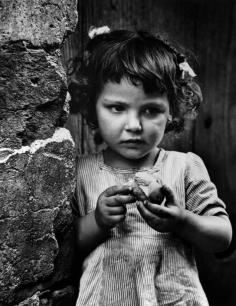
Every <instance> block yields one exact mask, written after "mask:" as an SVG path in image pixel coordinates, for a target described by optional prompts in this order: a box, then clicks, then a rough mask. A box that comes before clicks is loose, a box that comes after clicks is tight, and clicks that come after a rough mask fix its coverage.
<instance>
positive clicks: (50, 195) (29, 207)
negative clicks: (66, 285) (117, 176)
mask: <svg viewBox="0 0 236 306" xmlns="http://www.w3.org/2000/svg"><path fill="white" fill-rule="evenodd" d="M60 132H61V133H65V129H60V130H59V131H58V133H60ZM67 135H69V132H68V134H67ZM60 140H62V141H58V142H56V141H55V139H54V138H53V137H52V138H51V140H50V141H49V142H48V143H47V140H45V141H44V143H46V145H45V146H42V147H39V148H38V150H36V152H34V150H32V148H31V151H30V147H29V148H28V150H22V151H23V152H25V153H22V154H16V155H12V156H10V158H9V159H8V160H7V161H6V162H2V163H0V202H1V206H0V246H1V252H0V257H1V259H0V262H1V264H0V301H1V300H3V301H8V302H10V301H12V300H14V298H15V293H16V292H18V294H19V291H20V288H21V287H25V286H26V285H27V284H32V283H37V282H39V281H42V280H44V279H46V278H47V277H49V276H50V277H52V273H53V271H54V264H55V261H56V260H57V262H58V261H60V262H61V264H62V265H61V266H58V270H60V269H62V270H63V271H65V270H68V264H66V265H65V267H63V259H64V260H68V258H72V257H71V256H73V254H69V255H71V256H70V257H68V253H70V252H69V250H72V249H73V246H68V245H67V247H68V250H65V249H63V250H64V251H66V253H64V252H61V251H60V256H59V257H58V258H57V256H58V253H59V245H58V241H57V239H60V240H64V238H63V236H67V238H68V233H70V235H71V238H70V237H69V241H70V242H71V244H72V236H73V234H72V233H71V224H72V214H71V210H70V204H69V202H70V197H71V195H72V192H73V190H74V179H75V172H74V171H75V164H74V160H75V159H74V151H73V149H74V144H73V141H72V139H71V138H70V136H69V137H68V139H64V140H63V137H62V139H60ZM41 144H43V142H41ZM31 147H33V145H31ZM32 151H33V154H32ZM11 154H12V153H11ZM22 161H23V162H22ZM56 236H58V237H59V238H56ZM66 257H67V258H66ZM62 258H63V259H62ZM71 264H72V261H71V262H70V264H69V267H70V268H71ZM55 273H57V274H58V272H55ZM70 273H71V270H69V271H67V273H63V276H61V277H60V279H59V278H58V277H57V281H59V280H62V279H65V278H66V277H69V275H70Z"/></svg>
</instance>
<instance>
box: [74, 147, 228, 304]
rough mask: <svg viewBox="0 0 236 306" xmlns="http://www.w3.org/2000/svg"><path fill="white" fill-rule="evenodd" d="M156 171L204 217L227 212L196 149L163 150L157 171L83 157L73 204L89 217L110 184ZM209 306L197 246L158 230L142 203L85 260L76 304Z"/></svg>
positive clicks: (98, 155)
mask: <svg viewBox="0 0 236 306" xmlns="http://www.w3.org/2000/svg"><path fill="white" fill-rule="evenodd" d="M137 171H139V172H146V173H149V174H150V173H151V174H152V175H153V176H155V177H156V178H159V179H161V181H162V182H163V183H164V184H166V185H167V186H169V187H170V188H171V189H172V190H173V191H174V193H175V195H176V198H177V200H178V202H179V203H180V204H181V205H182V206H183V207H184V208H185V209H187V210H190V211H192V212H194V213H196V214H199V215H215V214H217V213H223V214H226V211H225V204H224V203H223V202H222V201H221V200H220V199H219V198H218V196H217V191H216V188H215V185H214V184H213V183H212V182H211V181H210V178H209V175H208V172H207V170H206V167H205V165H204V163H203V161H202V160H201V159H200V157H198V156H197V155H195V154H193V153H180V152H175V151H165V150H163V149H161V150H160V153H159V156H158V159H157V161H156V163H155V165H154V166H153V168H152V169H150V168H149V169H145V168H144V169H139V170H137V169H136V170H135V169H116V168H113V167H110V166H108V165H106V164H105V163H104V160H103V153H102V152H100V153H95V154H91V155H87V156H80V157H79V159H78V171H77V187H76V193H75V198H76V201H75V202H74V204H73V205H72V207H73V210H74V212H75V213H76V214H77V215H79V216H84V215H86V214H88V213H90V212H91V211H93V210H94V209H95V208H96V202H97V199H98V196H99V195H100V194H101V193H102V192H103V191H104V190H105V189H107V188H108V187H110V186H113V185H120V184H126V183H127V182H128V181H130V180H131V179H132V178H134V176H135V173H137ZM99 305H100V306H156V305H160V306H164V305H169V306H170V305H174V306H186V305H187V306H190V305H196V306H200V305H201V306H203V305H204V306H206V305H208V301H207V298H206V296H205V293H204V291H203V289H202V286H201V284H200V281H199V277H198V271H197V268H196V263H195V258H194V253H193V249H192V247H191V245H189V244H186V243H184V242H183V241H181V240H180V239H178V238H177V237H174V236H173V235H172V234H171V233H160V232H157V231H155V230H153V229H152V228H151V227H149V225H148V224H147V223H146V222H145V221H144V220H143V218H142V217H141V216H140V214H139V212H138V210H137V207H136V203H132V204H128V205H127V215H126V219H125V221H124V222H122V223H120V224H119V225H118V226H116V227H115V228H113V229H112V230H111V232H110V236H109V238H108V239H107V240H106V241H105V242H104V243H102V244H101V245H99V246H98V247H97V248H96V249H95V250H94V251H93V252H92V253H90V254H89V256H88V257H87V258H86V259H85V260H84V262H83V267H82V276H81V279H80V288H79V296H78V299H77V303H76V306H99Z"/></svg>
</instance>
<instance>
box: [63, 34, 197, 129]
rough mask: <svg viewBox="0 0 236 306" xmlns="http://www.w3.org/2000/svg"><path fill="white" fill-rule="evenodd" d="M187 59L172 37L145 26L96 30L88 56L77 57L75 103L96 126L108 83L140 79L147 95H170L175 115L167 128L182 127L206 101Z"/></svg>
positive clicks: (88, 120)
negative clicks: (185, 67)
mask: <svg viewBox="0 0 236 306" xmlns="http://www.w3.org/2000/svg"><path fill="white" fill-rule="evenodd" d="M185 60H186V58H185V56H184V55H183V54H182V53H181V52H179V51H177V49H176V48H175V47H173V46H171V45H170V44H169V43H168V42H167V41H165V40H163V39H162V38H161V37H160V36H157V35H152V34H150V33H148V32H145V31H137V32H133V31H128V30H114V31H111V32H109V33H104V34H100V35H97V36H95V37H94V38H93V39H91V40H90V41H89V42H88V44H87V49H86V52H85V56H84V58H83V59H81V58H79V59H78V58H77V61H75V62H74V64H75V66H74V68H75V71H74V72H75V74H74V75H75V77H74V79H73V81H72V82H71V83H70V86H69V90H70V93H71V96H72V100H73V103H78V104H77V105H78V107H79V110H80V112H81V113H82V114H83V115H84V117H85V118H86V121H87V123H88V125H89V126H90V127H92V128H97V127H98V125H97V117H96V108H95V105H96V101H97V98H98V96H99V94H100V93H101V91H102V89H103V86H104V84H106V82H108V81H111V82H117V83H119V82H120V81H121V79H122V78H127V79H128V80H129V81H131V82H132V83H133V84H134V85H135V86H136V85H138V84H140V82H141V83H142V85H143V88H144V91H145V93H146V94H151V93H160V94H163V93H166V94H167V97H168V100H169V103H170V111H171V114H172V118H173V120H172V121H171V122H170V123H168V124H167V127H166V131H170V130H174V131H175V132H180V131H182V130H183V128H184V121H185V118H186V117H187V116H189V114H190V115H195V113H196V111H197V109H198V107H199V105H200V103H201V101H202V93H201V89H200V87H199V85H198V84H197V83H196V81H195V80H194V78H193V77H192V76H191V75H190V74H188V73H184V75H183V71H182V70H181V69H180V67H179V64H180V63H182V62H184V61H185ZM77 101H78V102H77Z"/></svg>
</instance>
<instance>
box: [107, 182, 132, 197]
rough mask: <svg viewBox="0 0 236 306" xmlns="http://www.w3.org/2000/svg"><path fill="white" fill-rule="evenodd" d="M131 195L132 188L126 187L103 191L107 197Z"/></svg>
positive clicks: (116, 186) (118, 186)
mask: <svg viewBox="0 0 236 306" xmlns="http://www.w3.org/2000/svg"><path fill="white" fill-rule="evenodd" d="M130 193H131V188H130V187H129V186H126V185H115V186H111V187H108V188H107V189H106V190H104V191H103V195H104V196H105V197H112V196H114V195H117V194H130Z"/></svg>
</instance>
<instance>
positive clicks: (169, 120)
mask: <svg viewBox="0 0 236 306" xmlns="http://www.w3.org/2000/svg"><path fill="white" fill-rule="evenodd" d="M172 127H173V118H172V115H171V114H169V115H168V116H167V121H166V128H165V133H167V132H169V131H171V130H172Z"/></svg>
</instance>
